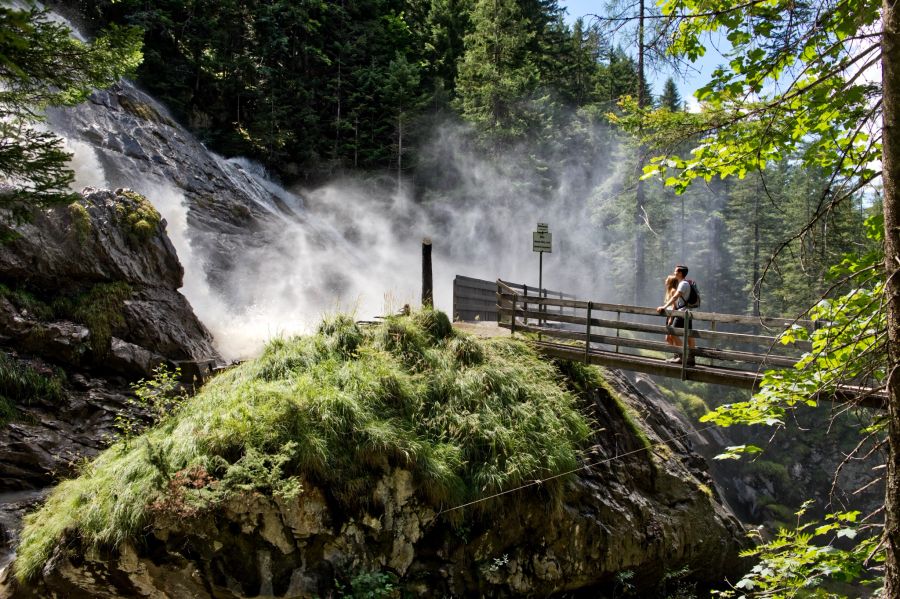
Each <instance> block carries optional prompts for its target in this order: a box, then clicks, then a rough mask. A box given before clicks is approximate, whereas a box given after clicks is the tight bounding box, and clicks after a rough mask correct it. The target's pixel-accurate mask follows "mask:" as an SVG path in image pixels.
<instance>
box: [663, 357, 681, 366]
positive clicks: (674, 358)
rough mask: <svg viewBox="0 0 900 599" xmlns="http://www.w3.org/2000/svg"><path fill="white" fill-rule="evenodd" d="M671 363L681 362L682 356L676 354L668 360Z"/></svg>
mask: <svg viewBox="0 0 900 599" xmlns="http://www.w3.org/2000/svg"><path fill="white" fill-rule="evenodd" d="M666 362H668V363H669V364H681V356H675V357H673V358H669V359H668V360H666Z"/></svg>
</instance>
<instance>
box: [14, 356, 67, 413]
mask: <svg viewBox="0 0 900 599" xmlns="http://www.w3.org/2000/svg"><path fill="white" fill-rule="evenodd" d="M62 392H63V387H62V378H61V377H60V376H59V374H57V373H56V372H53V373H49V374H48V373H40V372H38V371H37V370H35V369H34V368H32V367H31V366H29V365H28V364H26V363H25V362H22V361H20V360H17V359H15V358H13V357H11V356H9V355H8V354H6V353H3V352H0V426H3V425H6V424H7V423H8V422H9V421H10V420H12V419H13V418H15V414H16V405H17V404H19V405H21V404H28V403H30V402H31V401H33V400H35V399H38V398H42V399H49V400H57V399H59V398H60V397H61V396H62Z"/></svg>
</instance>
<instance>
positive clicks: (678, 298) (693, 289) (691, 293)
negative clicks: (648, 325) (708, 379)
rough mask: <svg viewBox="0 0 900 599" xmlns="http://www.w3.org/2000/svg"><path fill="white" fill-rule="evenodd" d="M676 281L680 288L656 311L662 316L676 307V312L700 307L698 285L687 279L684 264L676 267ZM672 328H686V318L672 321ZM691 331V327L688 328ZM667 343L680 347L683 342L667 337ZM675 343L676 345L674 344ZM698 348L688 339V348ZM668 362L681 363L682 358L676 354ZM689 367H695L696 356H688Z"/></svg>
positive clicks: (674, 273)
mask: <svg viewBox="0 0 900 599" xmlns="http://www.w3.org/2000/svg"><path fill="white" fill-rule="evenodd" d="M672 274H673V275H674V276H675V278H676V280H677V281H678V286H677V287H676V289H675V293H674V294H673V295H672V296H671V297H670V298H669V300H668V301H667V302H666V303H665V304H664V305H662V306H660V307H658V308H657V309H656V311H657V312H659V313H660V314H663V313H665V311H666V310H668V309H669V308H671V307H674V309H676V310H685V309H694V308H698V307H699V306H700V291H699V290H698V289H697V284H696V283H695V282H694V281H691V280H690V279H687V278H686V277H687V274H688V267H687V266H684V265H683V264H679V265H678V266H676V267H675V272H673V273H672ZM671 324H672V326H673V327H675V328H680V329H683V328H684V318H682V317H681V316H676V317H675V318H674V319H673V321H672V323H671ZM688 328H689V329H690V327H688ZM666 341H669V343H671V344H672V345H674V346H678V345H680V344H681V342H680V341H679V340H678V338H677V337H674V336H672V339H671V340H670V338H669V337H666ZM672 341H674V343H672ZM695 346H696V341H695V340H694V338H693V337H688V347H689V348H691V349H694V348H695ZM666 362H672V363H674V364H680V363H681V356H680V355H678V354H675V356H674V357H672V358H669V359H668V360H666ZM687 365H688V366H693V365H694V356H693V355H690V356H688V361H687Z"/></svg>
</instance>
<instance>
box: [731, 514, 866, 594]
mask: <svg viewBox="0 0 900 599" xmlns="http://www.w3.org/2000/svg"><path fill="white" fill-rule="evenodd" d="M811 505H812V502H806V503H804V504H803V506H802V507H801V508H800V510H799V511H798V512H797V520H798V522H797V526H796V527H795V528H793V529H781V530H779V531H778V533H777V534H776V536H775V538H774V539H772V540H770V541H763V538H762V533H761V531H760V530H759V529H754V530H753V531H751V533H750V535H751V537H754V538H755V539H756V540H757V541H759V544H758V545H757V546H756V547H754V548H752V549H748V550H746V551H744V552H743V553H742V554H741V555H742V557H750V558H755V559H756V560H758V561H757V563H756V565H754V566H753V568H752V569H751V570H750V572H748V573H747V574H745V575H744V577H743V578H741V580H739V581H738V582H737V583H735V585H734V587H733V588H732V589H728V590H725V591H713V595H715V596H718V597H737V596H741V597H747V596H757V597H771V598H772V599H778V598H781V597H785V598H787V597H796V596H797V593H798V590H800V591H803V593H805V594H803V595H802V596H815V597H822V598H825V597H829V598H830V597H838V596H839V595H836V594H834V593H831V592H828V591H826V590H824V589H823V588H822V587H823V586H824V585H825V584H826V583H828V582H833V581H842V582H861V583H862V584H865V585H877V584H878V581H877V578H876V577H875V576H874V573H873V571H872V570H873V568H874V567H875V566H877V564H879V563H881V562H883V561H884V556H883V555H882V554H881V553H879V552H878V551H877V549H878V542H879V535H874V536H873V535H871V528H872V527H871V526H870V525H867V524H865V523H864V522H863V521H861V520H860V518H859V516H860V513H859V512H858V511H847V512H839V513H834V514H828V515H827V516H825V520H824V522H819V521H811V522H806V523H802V524H801V523H800V519H801V518H802V517H803V516H804V515H805V513H806V511H807V509H809V508H810V507H811ZM867 534H868V536H865V535H867ZM863 536H865V538H863V539H862V540H861V541H860V542H858V543H856V544H853V545H852V546H851V547H850V548H849V549H848V548H843V547H841V546H840V544H841V541H842V540H846V541H852V540H854V539H856V538H857V537H863Z"/></svg>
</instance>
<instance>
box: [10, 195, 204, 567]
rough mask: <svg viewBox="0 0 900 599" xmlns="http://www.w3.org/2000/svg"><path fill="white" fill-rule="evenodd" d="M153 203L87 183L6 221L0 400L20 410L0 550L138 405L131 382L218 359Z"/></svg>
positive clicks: (200, 369)
mask: <svg viewBox="0 0 900 599" xmlns="http://www.w3.org/2000/svg"><path fill="white" fill-rule="evenodd" d="M145 202H146V200H144V199H143V198H141V197H140V196H137V195H136V194H133V193H132V192H130V191H128V190H117V191H115V192H113V191H108V190H93V189H88V190H86V191H85V193H84V196H83V198H82V199H81V200H80V201H79V202H77V203H76V204H73V205H71V206H61V207H57V208H52V209H48V210H41V211H36V212H35V213H34V214H32V216H31V218H30V220H28V221H26V222H15V223H10V222H9V221H7V220H4V221H3V223H4V224H3V225H2V228H3V229H4V231H3V232H4V233H5V234H6V236H11V237H12V240H11V241H8V242H6V243H3V244H0V284H2V287H0V354H2V355H0V358H3V360H2V363H0V378H2V385H3V391H2V395H3V397H2V398H0V399H2V400H3V402H4V406H6V407H5V409H6V410H10V411H11V414H9V415H7V416H5V417H4V415H3V413H2V412H0V526H2V531H0V555H6V554H7V552H8V550H9V548H10V547H11V543H12V542H13V540H14V539H15V536H16V533H17V527H18V525H19V520H18V516H20V515H21V512H22V511H23V510H24V508H23V507H22V501H21V500H20V499H21V498H20V494H23V493H24V494H25V495H27V496H28V497H31V498H32V499H34V498H35V497H37V495H34V494H35V493H40V489H42V488H44V487H46V486H47V485H50V484H53V483H54V482H56V481H57V480H59V479H60V478H61V477H66V476H71V475H72V474H73V472H75V470H76V469H77V466H78V465H79V464H80V463H82V462H83V461H84V460H85V459H87V458H90V457H93V456H94V455H96V454H97V453H98V452H99V451H100V450H101V449H103V448H104V447H105V446H106V445H107V444H108V443H109V441H110V440H111V439H112V438H114V437H115V435H116V434H117V432H118V431H117V429H116V426H115V425H116V417H117V416H119V415H121V414H128V413H130V412H132V411H133V410H134V408H133V407H132V406H130V405H129V402H128V399H129V397H130V396H131V387H130V384H131V383H132V382H134V381H136V380H137V379H139V378H149V377H151V376H152V374H153V369H154V368H155V367H157V366H158V365H160V364H168V365H170V366H172V367H175V366H181V367H182V369H183V371H185V372H188V373H189V374H191V375H195V376H200V377H202V376H203V375H204V374H206V372H207V371H208V370H209V368H210V367H212V366H214V365H216V364H218V363H220V362H221V358H220V357H219V355H218V353H217V351H216V350H215V349H214V348H213V345H212V338H211V336H210V335H209V333H208V332H207V330H206V328H205V327H204V326H203V325H202V324H201V323H200V321H199V320H197V318H196V317H195V315H194V313H193V311H192V309H191V306H190V305H189V304H188V302H187V300H186V299H185V298H184V297H183V296H182V295H181V294H180V293H179V292H178V288H179V287H180V286H181V284H182V276H183V270H182V268H181V265H180V264H179V262H178V258H177V256H176V254H175V250H174V248H173V246H172V244H171V243H170V241H169V239H168V237H167V236H166V233H165V221H161V220H159V219H158V215H156V217H155V218H154V213H155V211H153V210H152V208H148V205H147V204H146V203H145ZM29 380H30V381H31V382H28V381H29ZM51 380H52V381H56V383H55V385H45V384H43V383H42V382H41V381H51ZM22 381H25V382H22ZM29 386H30V387H29ZM0 407H3V406H0Z"/></svg>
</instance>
